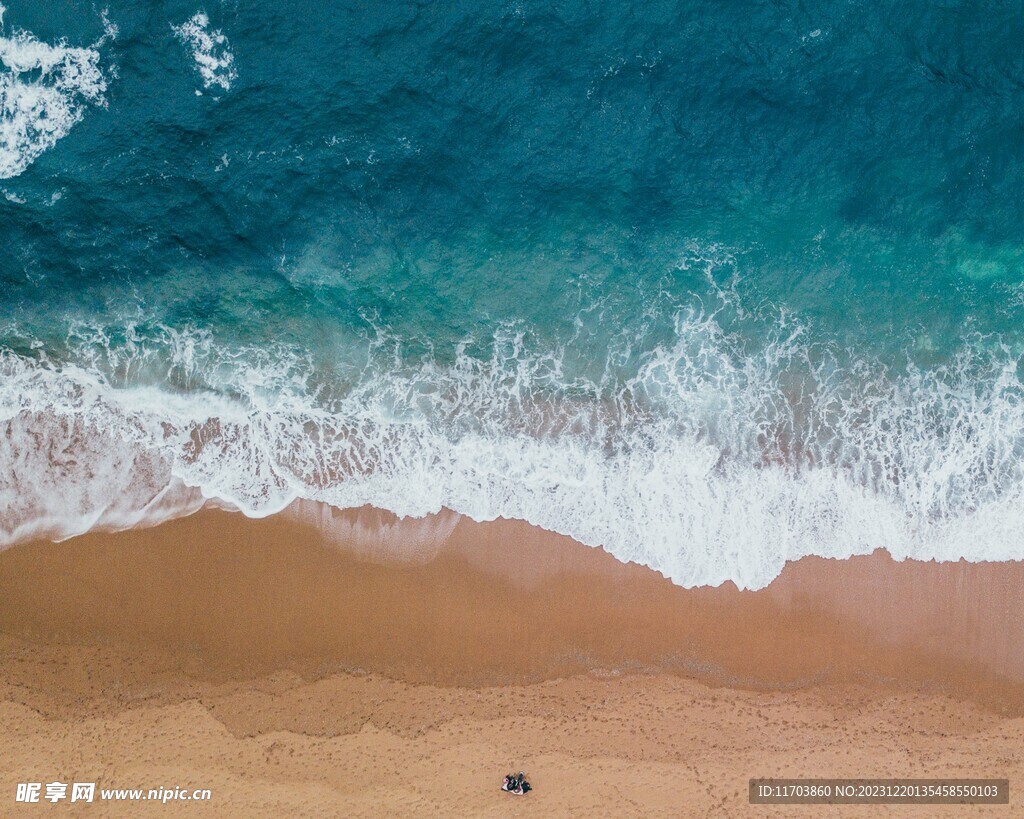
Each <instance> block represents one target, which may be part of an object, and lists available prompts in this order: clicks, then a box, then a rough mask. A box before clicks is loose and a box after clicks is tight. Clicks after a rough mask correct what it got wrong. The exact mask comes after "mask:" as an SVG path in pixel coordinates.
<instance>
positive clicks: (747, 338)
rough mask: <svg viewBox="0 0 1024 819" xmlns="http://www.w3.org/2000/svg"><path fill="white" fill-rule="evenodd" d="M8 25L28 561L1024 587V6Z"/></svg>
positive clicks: (11, 375) (8, 485)
mask: <svg viewBox="0 0 1024 819" xmlns="http://www.w3.org/2000/svg"><path fill="white" fill-rule="evenodd" d="M3 3H4V6H5V8H4V11H3V16H2V19H3V29H2V31H0V189H2V193H3V198H2V199H0V235H2V237H3V240H4V253H3V254H2V255H0V351H2V352H0V375H2V377H3V382H2V385H0V423H2V424H3V425H4V429H5V435H4V436H2V437H0V510H2V509H4V508H5V509H6V511H5V512H2V513H0V536H2V537H0V540H2V541H3V542H6V543H12V542H17V541H18V540H22V539H25V538H27V537H33V536H39V535H45V536H49V537H53V538H60V537H66V536H69V535H71V534H74V533H76V532H79V531H83V530H85V529H88V528H91V527H97V526H98V527H114V528H117V527H121V526H130V525H139V524H141V523H147V522H153V521H155V520H159V519H161V518H163V517H168V516H173V515H177V514H183V513H186V512H188V511H191V510H193V509H194V508H196V507H197V505H198V504H200V503H202V502H204V501H207V500H212V501H215V502H218V503H222V504H225V505H228V506H232V507H237V508H240V509H242V510H243V511H244V512H246V513H247V514H250V515H265V514H271V513H273V512H276V511H278V510H280V509H282V508H283V507H284V506H286V505H287V504H288V503H289V502H291V501H292V500H294V499H295V498H298V497H304V498H313V499H318V500H322V501H326V502H328V503H332V504H334V505H337V506H341V507H346V506H357V505H361V504H363V503H373V504H375V505H378V506H381V507H384V508H388V509H391V510H393V511H395V512H397V513H399V514H404V515H423V514H427V513H429V512H432V511H437V510H438V509H440V508H441V507H442V506H447V507H450V508H452V509H455V510H456V511H458V512H461V513H463V514H467V515H471V516H473V517H475V518H477V519H490V518H494V517H497V516H505V517H518V518H524V519H527V520H530V521H532V522H534V523H537V524H538V525H541V526H544V527H546V528H549V529H553V530H555V531H560V532H564V533H567V534H571V535H573V536H575V537H577V538H578V539H580V540H582V541H584V542H586V543H589V544H591V545H595V546H598V545H600V546H604V547H605V548H607V549H609V550H610V551H611V552H612V553H613V554H616V555H617V556H618V557H620V558H622V559H624V560H635V561H639V562H642V563H645V564H647V565H650V566H652V567H653V568H656V569H658V570H660V571H662V572H664V573H665V574H667V575H669V576H670V577H672V578H673V579H674V580H676V581H677V582H679V583H683V584H686V585H695V584H705V583H720V582H722V581H724V580H726V579H731V580H734V581H735V582H737V583H739V584H740V585H744V586H755V587H756V586H760V585H764V584H765V583H767V582H768V581H770V580H771V578H772V577H773V576H774V575H775V574H777V572H778V571H779V570H780V569H781V566H782V564H783V563H784V561H785V560H787V559H794V558H797V557H800V556H802V555H804V554H824V555H834V556H846V555H850V554H857V553H863V552H866V551H871V550H872V549H874V548H876V547H884V548H887V549H889V550H890V551H892V553H893V554H894V555H896V556H897V557H906V556H913V557H920V558H938V559H956V558H959V557H961V556H964V557H967V558H969V559H1006V558H1022V557H1024V534H1022V532H1024V528H1022V527H1021V525H1020V523H1021V522H1022V521H1021V520H1020V516H1021V513H1020V512H1018V510H1020V509H1022V501H1024V472H1022V470H1021V467H1020V466H1019V461H1020V455H1021V452H1022V448H1024V403H1022V396H1024V391H1022V385H1021V380H1020V378H1021V376H1020V373H1019V366H1018V365H1019V359H1020V355H1021V353H1022V352H1024V348H1022V343H1021V342H1022V333H1021V327H1022V324H1021V318H1022V316H1024V264H1022V262H1024V256H1022V252H1024V251H1022V248H1024V242H1022V238H1024V237H1022V227H1021V225H1022V219H1021V216H1022V213H1024V197H1022V195H1021V191H1024V49H1022V48H1021V46H1020V43H1021V42H1022V36H1024V15H1022V13H1021V12H1022V9H1021V6H1020V4H1019V3H1006V4H1002V3H993V2H987V3H947V4H937V3H924V2H921V3H916V2H915V3H884V4H883V3H873V4H864V3H860V2H813V3H774V4H757V5H751V4H740V3H733V2H725V3H716V4H706V3H690V2H676V3H648V4H644V5H643V6H642V7H633V8H630V7H629V6H628V5H627V4H621V3H618V4H616V3H580V2H574V3H559V4H551V3H525V2H523V3H504V4H464V3H441V4H438V3H431V4H426V3H424V4H413V3H408V4H398V5H386V6H372V5H370V6H368V5H367V4H362V3H344V2H341V3H329V4H327V3H304V2H296V3H290V4H270V3H248V4H242V3H237V2H226V1H225V2H218V3H215V4H207V5H205V6H201V7H200V6H197V5H196V4H194V3H153V4H150V3H146V4H143V3H126V2H111V3H110V4H109V5H108V6H106V7H105V8H103V9H100V8H98V7H96V6H95V5H93V4H92V3H91V2H90V3H74V2H66V3H56V2H52V3H50V2H42V3H29V2H15V0H3ZM510 549H514V544H510Z"/></svg>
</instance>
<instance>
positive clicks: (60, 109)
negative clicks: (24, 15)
mask: <svg viewBox="0 0 1024 819" xmlns="http://www.w3.org/2000/svg"><path fill="white" fill-rule="evenodd" d="M5 12H6V9H4V8H3V7H2V6H0V179H9V178H11V177H15V176H18V175H20V174H22V173H24V171H25V169H26V168H28V167H29V165H31V164H32V163H33V162H34V161H35V160H36V159H37V158H38V157H39V156H40V154H42V153H43V152H44V151H47V150H49V149H50V148H52V147H53V146H54V145H56V144H57V142H58V141H59V140H61V139H63V138H64V137H65V136H67V135H68V133H70V131H71V129H72V127H74V125H75V124H76V123H78V122H79V121H80V120H81V119H82V117H83V116H84V114H85V111H86V109H87V108H89V107H90V106H97V105H99V106H103V105H105V104H106V100H105V97H104V94H105V93H106V90H107V80H106V77H105V76H104V73H103V71H102V70H101V68H100V51H99V49H100V47H101V46H102V45H103V44H104V43H105V42H106V41H107V40H108V39H110V38H112V37H114V36H116V31H117V30H116V28H115V27H114V26H112V25H111V24H109V23H108V22H107V21H106V17H105V16H104V24H105V25H104V28H105V34H104V36H103V37H102V38H101V39H100V40H99V41H98V42H97V43H94V44H93V45H92V46H90V47H88V48H74V47H71V46H69V45H68V44H67V42H65V41H63V40H61V41H59V42H57V43H56V44H54V45H51V44H48V43H44V42H42V41H40V40H39V39H37V38H36V37H35V36H34V35H33V34H31V33H30V32H27V31H22V30H20V29H14V30H13V31H11V32H10V34H9V36H8V34H7V32H6V30H5V29H4V16H5Z"/></svg>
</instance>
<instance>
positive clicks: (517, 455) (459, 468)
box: [0, 311, 1024, 588]
mask: <svg viewBox="0 0 1024 819" xmlns="http://www.w3.org/2000/svg"><path fill="white" fill-rule="evenodd" d="M990 342H991V340H986V339H975V340H973V341H971V342H970V343H967V344H966V345H965V346H964V349H963V351H962V353H961V354H960V355H959V356H958V357H957V358H956V360H954V361H952V362H951V363H949V364H948V365H946V366H943V367H938V368H935V369H933V370H920V369H916V368H914V367H912V366H911V367H909V368H907V369H906V370H905V371H903V372H901V373H896V372H893V371H890V370H888V369H886V368H883V367H881V366H880V365H872V364H871V363H870V362H861V363H857V362H853V363H852V364H851V363H850V362H844V363H842V364H840V363H839V361H838V360H837V359H836V357H835V356H834V355H832V354H831V353H829V352H828V351H827V350H825V351H823V350H821V349H817V348H814V347H811V346H808V345H807V344H806V343H805V342H804V335H803V333H802V332H801V330H800V328H799V327H798V326H795V325H792V324H786V323H785V322H784V321H782V322H780V323H779V324H778V327H777V330H776V331H774V332H773V333H772V334H771V335H770V336H769V337H767V338H766V339H764V341H763V344H762V345H761V346H760V347H759V348H758V349H755V350H751V349H750V347H749V344H748V343H746V342H744V343H741V342H740V341H738V340H737V338H735V337H733V336H731V335H730V334H729V333H728V332H726V331H725V330H724V329H723V328H722V326H721V325H720V324H719V322H718V321H717V320H716V317H715V316H714V315H706V314H703V313H700V312H697V311H687V312H683V313H681V314H680V315H679V317H678V319H677V322H676V331H675V334H674V338H673V340H672V342H671V343H666V344H664V345H661V346H658V347H657V348H655V349H653V350H650V351H649V352H648V353H647V354H646V355H645V356H644V357H643V361H642V363H641V366H639V368H637V369H636V371H635V372H634V374H633V375H632V376H630V377H629V378H626V379H620V380H615V379H608V380H602V379H596V380H595V379H590V378H582V377H580V378H571V377H569V376H567V375H566V373H565V371H564V367H563V365H562V359H563V357H564V350H563V351H559V350H553V351H552V350H549V351H538V350H531V348H530V345H529V344H528V343H527V341H526V336H525V335H524V334H523V333H522V332H520V331H517V330H515V329H514V328H506V329H505V330H504V331H502V334H499V337H497V338H496V339H495V340H494V344H493V347H492V351H491V354H490V356H489V357H486V356H485V357H480V356H479V355H477V356H475V357H474V356H470V355H469V354H467V353H466V352H465V351H464V350H460V351H458V352H457V354H456V355H455V357H454V360H453V361H451V362H449V363H448V364H441V363H438V362H437V361H434V360H426V361H424V360H419V361H417V362H416V363H403V361H402V357H401V355H400V351H398V350H397V349H390V350H386V349H384V348H385V347H386V346H387V345H386V344H384V343H383V342H375V344H376V345H377V349H368V351H367V356H366V361H367V362H368V363H367V364H366V365H365V367H362V368H361V369H358V370H352V371H346V372H342V373H340V374H337V376H336V377H337V379H338V383H337V384H335V385H333V386H332V387H331V388H329V389H328V388H327V386H326V385H325V384H324V383H323V382H322V381H318V374H317V370H316V368H315V367H313V366H312V364H311V363H310V362H309V360H308V357H307V356H306V355H305V354H304V353H302V352H301V351H298V350H291V349H288V348H285V347H280V348H273V347H270V348H262V349H260V350H246V349H241V348H239V349H230V350H229V349H224V348H222V347H219V346H218V345H217V344H215V343H214V342H213V341H212V339H211V338H210V337H209V336H208V335H205V334H203V333H195V332H187V331H178V330H172V329H167V328H155V329H154V328H150V329H149V330H146V331H143V330H141V329H139V328H131V327H130V328H128V331H123V330H122V331H120V332H119V333H118V337H117V340H116V341H113V340H112V336H111V335H110V334H109V333H107V332H105V331H100V330H96V331H88V332H86V331H79V332H77V333H76V334H73V336H72V337H70V338H69V342H68V350H67V353H66V356H65V358H66V360H65V361H63V362H62V363H59V364H58V363H55V362H54V361H52V360H51V359H49V358H47V357H45V356H31V355H26V354H20V353H15V352H13V351H7V352H5V353H3V354H2V356H0V374H2V381H0V427H2V429H3V434H2V435H0V465H2V469H0V499H2V506H3V508H4V510H5V511H4V514H3V515H2V517H0V541H2V542H3V543H4V544H7V545H9V544H11V543H14V542H17V541H20V540H25V539H27V538H31V537H49V538H54V539H56V538H60V537H69V536H72V535H74V534H77V533H79V532H82V531H86V530H88V529H90V528H96V527H105V528H121V527H125V526H135V525H142V524H145V523H154V522H158V521H159V520H161V519H164V518H166V517H172V516H175V515H179V514H187V513H189V512H191V511H194V510H195V509H196V508H198V507H199V506H200V505H201V504H202V503H203V501H204V500H209V499H212V500H215V501H216V502H217V503H219V504H222V505H227V506H230V507H233V508H237V509H239V510H241V511H242V512H244V513H245V514H247V515H250V516H254V517H260V516H266V515H270V514H274V513H276V512H278V511H280V510H282V509H284V508H285V507H286V506H288V505H289V504H291V503H292V501H294V500H295V499H299V498H302V499H308V500H314V501H321V502H324V503H327V504H330V505H332V506H335V507H337V508H340V509H347V508H357V507H361V506H364V505H367V504H369V505H374V506H377V507H379V508H382V509H386V510H390V511H392V512H394V513H396V514H397V515H399V516H412V517H419V516H424V515H427V514H429V513H436V512H439V511H440V510H442V509H444V508H447V509H451V510H453V511H455V512H458V513H461V514H464V515H467V516H470V517H472V518H474V519H476V520H481V521H485V520H492V519H495V518H497V517H504V518H518V519H523V520H527V521H529V522H531V523H533V524H536V525H538V526H540V527H543V528H545V529H548V530H551V531H554V532H559V533H562V534H566V535H570V536H572V537H574V538H576V539H578V540H580V541H582V542H583V543H586V544H590V545H593V546H603V547H604V548H605V549H607V550H608V551H610V552H611V553H612V554H614V555H615V556H616V557H618V558H619V559H621V560H624V561H634V562H638V563H642V564H644V565H647V566H649V567H651V568H653V569H656V570H658V571H660V572H662V573H664V574H665V575H666V576H668V577H670V578H671V579H672V580H673V581H675V582H677V583H679V584H682V585H686V586H693V585H705V584H712V585H713V584H719V583H722V582H724V581H726V580H732V581H733V582H735V583H736V584H737V585H738V586H740V587H745V588H758V587H762V586H764V585H766V584H767V583H769V582H770V581H771V580H772V579H773V578H774V577H775V576H777V575H778V574H779V572H780V571H781V570H782V567H783V565H784V564H785V562H786V561H788V560H795V559H798V558H800V557H803V556H805V555H811V554H817V555H822V556H828V557H848V556H851V555H855V554H864V553H868V552H870V551H872V550H874V549H876V548H879V547H883V548H885V549H888V550H889V551H890V552H891V553H892V555H893V556H894V557H896V558H897V559H903V558H908V557H912V558H918V559H938V560H956V559H959V558H966V559H968V560H1005V559H1020V558H1022V557H1024V526H1022V523H1024V520H1022V512H1021V510H1022V509H1024V468H1022V464H1024V460H1022V457H1021V455H1022V454H1024V385H1022V383H1021V381H1020V379H1019V376H1018V373H1017V363H1016V359H1015V358H1014V356H1013V355H1012V354H1011V353H1010V352H1009V351H1008V350H1005V349H1003V348H1001V347H1000V346H999V345H998V344H995V343H990ZM371 346H372V345H371ZM29 348H30V345H29V344H22V345H19V349H29ZM151 384H162V385H163V386H161V387H156V386H151ZM509 550H510V553H514V550H515V544H514V543H510V544H509Z"/></svg>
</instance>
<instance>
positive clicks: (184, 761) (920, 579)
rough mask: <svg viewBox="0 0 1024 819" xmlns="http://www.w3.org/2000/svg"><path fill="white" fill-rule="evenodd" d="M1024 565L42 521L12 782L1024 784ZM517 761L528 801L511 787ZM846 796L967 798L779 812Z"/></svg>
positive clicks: (6, 668)
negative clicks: (837, 803)
mask: <svg viewBox="0 0 1024 819" xmlns="http://www.w3.org/2000/svg"><path fill="white" fill-rule="evenodd" d="M513 548H514V555H513V554H512V553H511V550H512V549H513ZM382 555H383V556H384V557H383V558H382V557H381V556H382ZM371 556H373V559H370V558H371ZM1022 576H1024V567H1022V566H1021V564H965V563H958V564H919V563H918V564H915V563H905V564H900V563H896V562H894V561H892V560H891V558H889V557H888V556H887V555H886V554H885V553H882V552H876V553H875V554H873V555H870V556H866V557H862V558H853V559H850V560H848V561H834V560H824V559H818V558H814V559H806V560H803V561H799V562H798V563H796V564H792V565H790V566H787V568H786V571H785V572H784V574H783V576H782V577H780V578H779V580H778V581H777V582H776V583H774V584H772V586H770V587H768V588H767V589H764V590H761V591H757V592H751V591H738V590H736V589H735V588H730V587H729V586H728V585H727V586H723V587H719V588H715V589H708V588H704V589H683V588H681V587H678V586H674V585H673V584H672V583H671V582H669V581H668V580H666V579H665V578H663V577H661V576H660V575H658V574H657V573H655V572H653V571H651V570H649V569H645V568H643V567H641V566H638V565H635V564H629V565H626V564H621V563H619V562H618V561H616V560H615V559H614V558H613V557H611V556H610V555H609V554H607V553H605V552H603V551H601V550H599V549H592V548H589V547H585V546H582V545H580V544H578V543H575V542H573V541H572V540H570V539H569V538H563V537H560V536H557V535H550V534H548V533H545V532H541V531H539V530H536V529H535V528H533V527H530V526H528V525H527V524H524V523H517V522H509V521H498V522H495V523H490V524H479V523H474V522H472V521H468V520H466V519H464V518H459V517H458V516H456V515H454V514H453V513H442V515H439V516H435V517H434V518H431V519H425V520H418V521H399V520H397V519H395V518H394V517H393V516H389V515H388V514H387V513H383V512H379V511H377V510H372V509H362V510H357V511H349V512H344V513H341V512H337V511H336V510H331V509H327V508H324V507H315V506H306V507H296V508H293V509H291V510H289V511H288V512H287V513H286V514H283V515H280V516H277V517H275V518H269V519H264V520H251V519H248V518H245V517H243V516H241V515H239V514H234V513H228V512H223V511H216V510H206V511H203V512H200V513H197V514H196V515H193V516H191V517H186V518H181V519H179V520H176V521H172V522H170V523H166V524H163V525H162V526H158V527H155V528H152V529H139V530H132V531H127V532H121V533H116V534H103V533H95V534H91V535H86V536H83V537H80V538H76V539H73V540H71V541H66V542H63V543H58V544H52V543H36V544H26V545H23V546H18V547H14V548H12V549H9V550H7V551H5V552H2V553H0V658H2V660H0V733H3V735H4V736H7V737H11V738H12V741H11V742H9V743H5V744H4V746H3V747H2V748H0V793H2V792H6V791H10V792H11V793H13V789H14V786H15V783H17V782H22V781H30V782H31V781H41V780H42V781H50V778H57V779H62V778H63V779H62V781H64V780H71V781H87V782H88V781H97V782H99V783H100V787H114V788H132V787H138V788H156V787H160V786H163V787H166V788H174V787H181V788H190V789H191V788H196V789H199V788H203V789H209V790H210V791H211V792H212V799H211V801H210V802H209V803H203V804H202V805H200V804H199V803H191V804H190V806H189V807H190V810H192V811H195V812H204V811H205V812H209V813H210V815H223V813H224V811H230V812H232V813H236V812H237V813H247V814H249V815H256V814H262V813H266V812H275V813H281V812H288V813H291V814H302V815H312V814H316V813H322V812H324V811H331V812H336V813H340V814H344V815H349V816H379V815H381V814H386V815H403V816H436V815H438V814H439V813H442V814H444V813H449V814H452V815H456V814H463V815H464V814H466V813H467V812H468V813H472V814H474V815H488V816H512V815H519V813H520V812H521V811H523V810H531V811H532V810H540V811H542V812H546V813H549V814H562V815H564V814H566V813H570V812H584V813H586V814H587V815H604V814H611V815H627V814H643V815H649V816H678V815H680V814H681V813H684V814H685V813H690V814H692V813H699V814H702V815H706V814H714V815H729V816H732V815H750V814H751V813H752V812H755V811H752V807H751V806H750V805H748V804H747V781H748V779H749V778H751V777H792V776H807V777H891V776H902V777H915V776H916V777H927V776H934V777H953V776H961V777H986V776H987V777H993V778H1006V777H1009V778H1010V782H1011V804H1015V803H1016V801H1017V800H1016V797H1015V796H1014V794H1015V788H1016V786H1017V783H1019V782H1020V781H1021V777H1022V775H1024V759H1022V758H1021V756H1020V754H1019V748H1020V747H1021V744H1022V743H1024V707H1022V703H1024V697H1022V691H1024V674H1022V673H1021V668H1020V665H1019V662H1020V660H1019V659H1018V658H1017V657H1016V655H1015V652H1013V651H1012V646H1014V645H1020V644H1021V641H1020V634H1021V632H1020V629H1021V624H1022V621H1024V612H1022V610H1024V607H1021V606H1019V605H1018V606H1016V607H1014V606H1011V605H1009V603H1010V602H1012V601H1013V600H1018V601H1019V600H1020V599H1024V597H1019V596H1018V595H1020V594H1021V582H1022ZM894 615H899V617H900V619H899V622H898V623H893V622H892V620H891V618H892V617H893V616H894ZM886 626H889V627H888V628H886ZM515 770H525V771H526V772H527V774H528V776H529V778H530V780H531V781H532V783H533V785H534V791H533V792H532V793H531V794H530V795H529V796H528V797H526V800H527V801H525V802H520V801H518V797H511V796H509V795H508V794H504V793H502V792H501V791H500V790H499V789H498V786H499V785H500V782H501V777H502V776H503V775H504V774H505V773H507V772H509V771H515ZM178 807H181V806H180V805H179V806H178ZM103 810H104V811H105V812H106V813H110V814H112V815H132V816H135V815H149V814H152V815H157V814H158V813H162V812H164V810H165V806H163V805H160V806H159V807H157V806H156V805H155V804H152V803H150V804H148V805H147V804H145V803H142V802H140V803H130V804H129V803H125V804H122V805H115V804H113V803H107V804H105V805H104V806H103ZM829 810H831V811H832V813H834V814H835V815H843V816H864V817H867V816H878V815H885V814H886V813H888V814H890V815H899V816H905V815H908V814H917V815H921V816H925V815H927V816H955V815H959V814H960V813H961V812H962V810H963V809H962V808H960V807H956V806H934V805H930V806H923V807H919V808H907V807H905V806H904V807H894V806H890V807H888V808H887V807H886V806H878V805H871V806H842V807H834V808H832V809H829V808H828V807H827V806H775V807H773V806H758V807H757V810H756V814H757V815H761V816H801V815H803V816H820V815H823V814H827V813H829ZM1005 810H1006V809H1005V806H976V807H973V808H972V811H975V812H977V813H978V814H979V815H993V816H994V815H1005Z"/></svg>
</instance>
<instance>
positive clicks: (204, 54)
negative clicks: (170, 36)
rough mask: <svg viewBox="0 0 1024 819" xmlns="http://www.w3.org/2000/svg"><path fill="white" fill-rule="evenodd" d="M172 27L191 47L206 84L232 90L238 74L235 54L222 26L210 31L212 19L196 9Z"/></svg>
mask: <svg viewBox="0 0 1024 819" xmlns="http://www.w3.org/2000/svg"><path fill="white" fill-rule="evenodd" d="M171 28H172V29H173V30H174V33H175V34H176V35H177V37H178V39H179V40H181V42H182V43H183V44H184V45H186V46H187V47H188V48H189V49H190V50H191V55H192V60H193V62H194V63H195V65H196V70H197V71H198V72H199V76H200V78H201V79H202V81H203V87H204V88H206V89H210V88H213V87H214V86H218V87H219V88H221V89H223V90H224V91H228V90H230V89H231V83H233V82H234V81H235V79H236V78H237V76H238V72H237V71H236V69H235V55H234V54H233V53H232V52H231V45H230V43H229V42H228V38H227V37H226V36H225V35H224V33H223V32H222V31H221V30H220V29H214V30H212V31H211V30H210V18H209V17H208V16H207V15H206V13H205V12H203V11H197V12H196V13H195V14H193V15H192V16H191V17H190V18H189V19H188V20H186V21H185V22H184V23H182V24H181V25H178V26H172V27H171Z"/></svg>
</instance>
